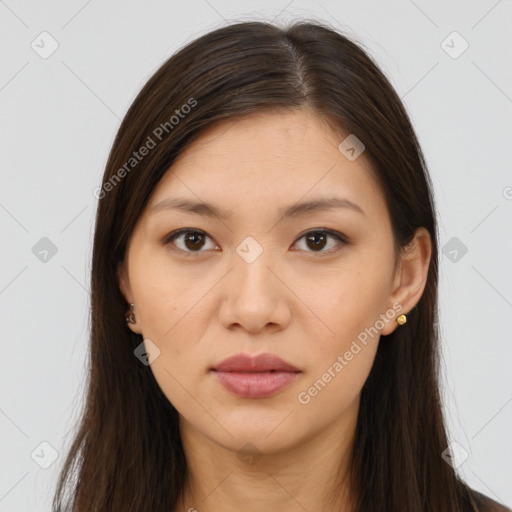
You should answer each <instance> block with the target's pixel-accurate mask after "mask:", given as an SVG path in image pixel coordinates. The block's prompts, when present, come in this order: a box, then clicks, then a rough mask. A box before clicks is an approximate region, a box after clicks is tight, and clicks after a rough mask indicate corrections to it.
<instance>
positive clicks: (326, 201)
mask: <svg viewBox="0 0 512 512" xmlns="http://www.w3.org/2000/svg"><path fill="white" fill-rule="evenodd" d="M338 208H344V209H347V210H352V211H354V212H357V213H360V214H362V215H366V214H365V212H364V211H363V209H362V208H361V207H360V206H358V205H357V204H355V203H353V202H352V201H350V200H348V199H345V198H341V197H329V198H319V199H314V200H311V201H306V202H302V203H297V204H293V205H290V206H287V207H285V208H283V209H281V210H280V214H279V217H280V218H288V217H300V216H303V215H307V214H311V213H317V212H321V211H326V210H332V209H338ZM161 210H179V211H182V212H184V213H192V214H196V215H202V216H206V217H218V218H220V219H228V218H230V217H232V216H233V212H232V211H229V210H224V209H223V208H220V207H219V206H215V205H214V204H212V203H208V202H200V201H191V200H190V199H186V198H181V197H175V198H168V199H164V200H163V201H160V202H159V203H158V204H156V205H154V206H153V207H152V208H151V210H150V211H151V213H156V212H158V211H161Z"/></svg>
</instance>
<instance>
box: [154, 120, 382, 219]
mask: <svg viewBox="0 0 512 512" xmlns="http://www.w3.org/2000/svg"><path fill="white" fill-rule="evenodd" d="M347 135H349V134H348V133H347V132H343V131H342V130H341V129H340V130H339V131H334V130H333V129H332V128H331V127H330V126H329V125H328V124H327V122H326V121H325V120H324V119H322V118H320V117H319V116H318V115H317V114H315V113H313V112H311V111H307V110H291V111H281V112H265V113H258V114H251V115H248V116H245V117H242V118H236V119H229V120H225V121H220V122H217V123H215V124H214V125H212V126H210V127H208V128H207V129H205V130H203V131H202V132H201V134H200V136H199V137H198V138H197V139H196V140H194V141H193V142H192V143H191V144H190V145H189V146H188V147H187V148H186V149H185V150H184V151H183V152H182V153H181V154H180V156H179V157H178V159H177V160H176V161H175V162H174V163H173V165H172V166H171V168H170V169H169V171H168V172H167V173H166V174H165V175H164V177H163V178H162V180H161V181H160V183H159V184H158V186H157V187H156V189H155V191H154V193H153V195H152V198H151V200H150V206H152V205H155V204H157V203H158V202H160V201H162V200H163V199H166V198H168V197H170V196H171V197H172V196H173V195H179V196H180V197H183V196H184V195H185V196H188V197H190V198H191V199H194V200H199V199H200V200H204V201H211V202H215V203H217V204H222V203H226V202H229V203H233V204H234V206H237V205H238V206H239V207H241V208H242V207H243V206H244V205H247V204H249V203H252V206H253V207H255V206H256V204H255V202H257V203H258V204H261V203H265V204H266V205H267V207H268V206H269V205H270V206H273V205H276V207H277V206H278V203H279V204H281V205H282V204H289V203H290V202H293V201H299V200H300V199H301V198H303V199H312V198H313V197H314V198H317V197H319V196H323V197H325V196H326V195H327V194H329V195H333V193H336V195H338V196H343V197H346V198H347V199H349V200H351V201H353V202H355V203H357V204H359V205H360V206H361V207H362V208H363V209H364V210H365V211H366V210H367V209H368V210H372V207H373V208H378V207H379V205H380V206H381V207H383V206H384V204H383V202H382V201H383V198H382V197H381V192H380V190H379V187H378V186H377V184H376V182H375V181H374V178H373V176H372V172H371V167H370V163H369V160H368V159H367V158H366V156H365V154H364V152H363V153H362V154H361V155H360V156H359V157H358V158H357V159H355V160H353V161H351V160H349V159H348V158H347V157H346V156H345V155H344V154H343V153H342V152H341V151H340V150H339V148H338V146H339V144H340V143H341V142H342V141H343V140H344V139H345V138H346V137H347Z"/></svg>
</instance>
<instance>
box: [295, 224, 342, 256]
mask: <svg viewBox="0 0 512 512" xmlns="http://www.w3.org/2000/svg"><path fill="white" fill-rule="evenodd" d="M302 239H304V241H305V244H304V245H305V246H306V249H304V250H306V251H308V252H318V253H321V254H331V253H333V252H336V251H337V250H338V249H339V246H340V245H345V244H346V243H347V242H346V240H345V238H344V237H343V236H342V235H341V233H337V232H335V231H328V230H324V229H320V230H314V231H308V232H307V233H305V234H304V235H302V236H301V237H300V238H299V240H302ZM329 239H334V240H336V241H337V242H338V243H334V244H333V243H331V244H329V242H328V241H329ZM326 246H328V247H327V250H323V249H324V248H325V247H326Z"/></svg>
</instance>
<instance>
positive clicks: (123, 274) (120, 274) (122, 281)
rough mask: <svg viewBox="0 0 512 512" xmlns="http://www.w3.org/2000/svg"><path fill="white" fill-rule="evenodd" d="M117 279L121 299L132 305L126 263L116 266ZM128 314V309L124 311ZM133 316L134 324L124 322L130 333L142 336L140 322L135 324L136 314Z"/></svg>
mask: <svg viewBox="0 0 512 512" xmlns="http://www.w3.org/2000/svg"><path fill="white" fill-rule="evenodd" d="M117 279H118V282H119V289H120V290H121V293H122V295H123V297H124V298H125V300H126V302H127V303H128V304H133V302H134V300H133V294H132V289H131V286H130V278H129V277H128V271H127V269H126V263H125V261H122V262H120V263H119V264H118V265H117ZM128 313H129V308H127V310H126V314H128ZM134 316H135V323H134V324H132V323H128V322H126V325H127V326H128V327H129V328H130V330H131V331H133V332H134V333H136V334H142V331H141V329H140V325H139V324H140V322H137V314H136V313H135V311H134Z"/></svg>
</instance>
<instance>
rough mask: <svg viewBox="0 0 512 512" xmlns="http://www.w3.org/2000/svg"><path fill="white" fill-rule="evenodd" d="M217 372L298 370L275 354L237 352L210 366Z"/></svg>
mask: <svg viewBox="0 0 512 512" xmlns="http://www.w3.org/2000/svg"><path fill="white" fill-rule="evenodd" d="M212 370H215V371H219V372H268V371H271V370H274V371H280V372H299V371H300V370H299V369H298V368H296V367H295V366H293V365H292V364H290V363H287V362H286V361H283V360H282V359H281V358H280V357H278V356H276V355H275V354H259V355H257V356H251V355H250V354H237V355H235V356H231V357H228V358H227V359H224V361H222V362H220V363H219V364H217V365H216V366H214V367H213V368H212Z"/></svg>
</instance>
